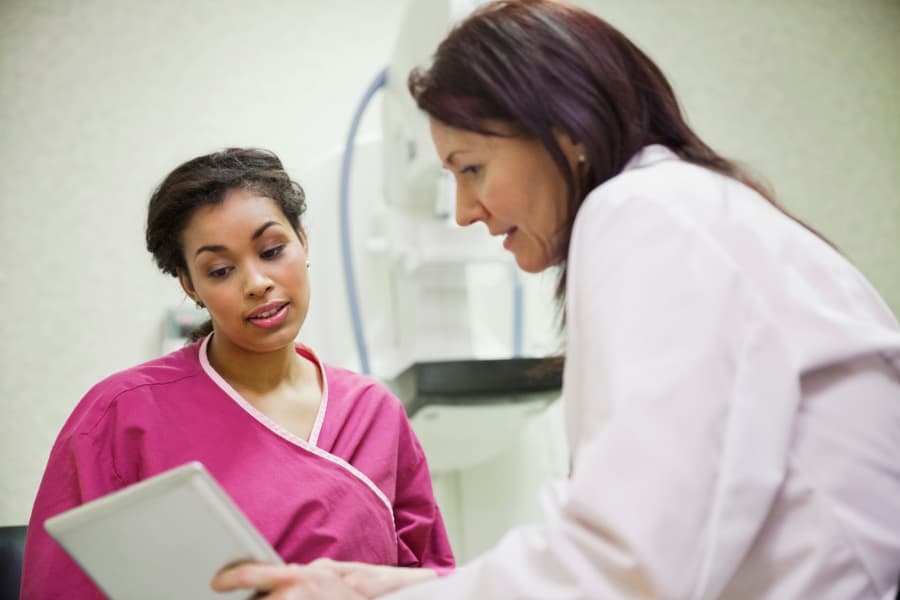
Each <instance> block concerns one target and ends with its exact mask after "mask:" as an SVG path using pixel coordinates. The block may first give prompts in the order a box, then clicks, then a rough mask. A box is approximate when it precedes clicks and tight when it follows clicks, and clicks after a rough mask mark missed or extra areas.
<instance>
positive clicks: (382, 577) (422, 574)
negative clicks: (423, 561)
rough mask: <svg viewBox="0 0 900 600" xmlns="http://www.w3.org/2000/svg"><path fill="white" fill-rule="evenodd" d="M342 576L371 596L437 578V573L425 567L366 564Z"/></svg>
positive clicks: (361, 592)
mask: <svg viewBox="0 0 900 600" xmlns="http://www.w3.org/2000/svg"><path fill="white" fill-rule="evenodd" d="M365 567H366V568H361V569H357V570H355V571H353V572H350V573H347V574H345V575H344V576H343V578H344V581H345V582H346V583H347V584H348V585H349V586H350V587H352V588H353V589H354V590H356V591H357V592H359V593H360V594H362V595H363V596H366V597H367V598H373V597H376V596H382V595H384V594H387V593H390V592H394V591H396V590H399V589H400V588H404V587H407V586H410V585H416V584H418V583H424V582H426V581H431V580H432V579H437V573H436V572H435V571H433V570H431V569H425V568H417V569H413V568H403V567H385V566H373V565H366V566H365Z"/></svg>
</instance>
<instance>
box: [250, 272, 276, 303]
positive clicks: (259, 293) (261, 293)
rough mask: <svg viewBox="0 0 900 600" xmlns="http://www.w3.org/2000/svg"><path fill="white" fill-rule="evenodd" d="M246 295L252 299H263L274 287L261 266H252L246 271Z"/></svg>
mask: <svg viewBox="0 0 900 600" xmlns="http://www.w3.org/2000/svg"><path fill="white" fill-rule="evenodd" d="M245 273H246V276H245V278H244V293H245V294H246V295H247V296H248V297H250V298H263V297H265V295H266V294H267V293H268V292H269V290H271V289H272V288H273V287H275V286H274V284H273V283H272V280H271V279H270V278H269V276H268V275H267V274H266V272H265V270H264V269H261V268H260V266H259V265H254V264H250V265H248V266H247V268H246V270H245Z"/></svg>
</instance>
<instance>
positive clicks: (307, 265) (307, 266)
mask: <svg viewBox="0 0 900 600" xmlns="http://www.w3.org/2000/svg"><path fill="white" fill-rule="evenodd" d="M306 268H307V269H308V268H309V261H306Z"/></svg>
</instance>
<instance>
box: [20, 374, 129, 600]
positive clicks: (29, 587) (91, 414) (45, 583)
mask: <svg viewBox="0 0 900 600" xmlns="http://www.w3.org/2000/svg"><path fill="white" fill-rule="evenodd" d="M103 396H104V394H103V393H102V392H101V391H98V389H97V388H95V389H94V390H92V391H91V392H89V393H88V394H87V396H86V397H85V398H84V399H83V400H82V402H81V403H80V404H79V406H78V408H76V410H75V411H74V412H73V414H72V416H71V417H70V418H69V420H68V421H67V422H66V424H65V425H64V426H63V429H62V431H61V432H60V434H59V436H58V437H57V439H56V442H55V443H54V445H53V448H52V449H51V451H50V458H49V459H48V461H47V466H46V468H45V470H44V476H43V478H42V480H41V484H40V487H39V489H38V493H37V496H36V498H35V502H34V507H33V509H32V512H31V518H30V520H29V524H28V533H27V537H26V541H25V555H24V559H23V565H22V591H21V598H22V600H57V599H59V600H64V599H66V600H71V599H77V600H93V599H97V600H101V599H104V598H106V596H105V595H103V593H101V592H100V590H99V589H98V588H97V587H96V586H95V585H94V584H93V583H92V582H91V580H90V579H89V578H88V577H87V576H86V575H85V574H84V572H83V571H82V570H81V568H80V567H79V566H78V565H77V564H76V563H75V562H74V561H73V560H72V559H71V558H70V557H69V555H68V554H66V552H65V551H64V550H63V549H62V547H61V546H60V545H59V544H58V543H57V542H56V541H55V540H53V538H51V537H50V536H49V535H48V534H47V532H46V531H45V530H44V521H45V520H46V519H48V518H50V517H52V516H55V515H57V514H59V513H61V512H64V511H66V510H68V509H70V508H73V507H75V506H78V505H80V504H84V503H85V502H89V501H90V500H93V499H95V498H98V497H100V496H103V495H105V494H108V493H110V492H113V491H115V490H117V489H120V488H122V487H124V486H125V485H126V483H125V482H124V481H123V480H122V479H121V478H120V477H119V475H118V474H117V472H116V469H115V465H114V464H113V457H114V453H113V450H112V445H113V439H114V436H113V434H112V431H111V428H112V427H114V425H113V419H111V418H108V416H109V415H108V414H106V410H104V407H103V402H104V398H103Z"/></svg>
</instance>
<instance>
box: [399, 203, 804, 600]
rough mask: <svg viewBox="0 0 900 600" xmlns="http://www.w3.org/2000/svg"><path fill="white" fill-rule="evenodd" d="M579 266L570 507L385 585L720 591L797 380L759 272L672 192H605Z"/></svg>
mask: <svg viewBox="0 0 900 600" xmlns="http://www.w3.org/2000/svg"><path fill="white" fill-rule="evenodd" d="M568 278H569V285H568V290H567V303H568V304H567V307H568V313H567V322H568V337H569V339H568V344H569V346H568V352H567V357H566V360H567V365H566V375H565V381H564V391H563V397H564V401H565V402H566V403H567V405H566V412H567V420H568V421H569V431H570V434H574V435H573V437H574V439H573V440H571V442H572V443H573V444H574V446H575V447H574V452H575V455H574V459H575V469H574V473H573V476H572V479H571V480H570V482H569V485H568V500H567V501H566V502H564V504H563V506H562V508H561V515H560V519H559V520H558V521H557V522H556V523H554V524H551V525H547V526H542V527H538V526H532V527H520V528H517V529H514V530H512V531H511V532H509V533H508V534H507V535H506V536H505V537H504V538H503V539H502V540H501V541H500V543H499V544H498V545H497V546H496V547H495V548H494V549H492V550H491V551H489V552H488V553H486V554H485V555H483V556H482V557H481V558H479V559H478V560H476V561H475V562H473V563H472V564H470V565H469V566H467V567H463V568H461V569H459V570H458V571H457V573H456V574H454V575H452V576H449V577H447V578H446V579H444V580H442V581H439V582H436V583H432V584H429V585H425V586H419V587H416V588H412V589H409V590H407V591H405V592H401V593H399V594H395V595H392V596H390V598H392V599H395V600H400V599H402V598H429V599H444V598H541V599H553V598H566V599H576V598H578V599H582V598H583V599H597V598H617V599H618V598H645V597H660V598H666V599H667V600H669V599H680V598H714V597H716V596H717V595H718V593H719V592H720V591H721V590H722V588H723V587H724V586H725V584H726V583H727V582H728V579H729V578H730V576H731V574H733V572H734V570H735V569H736V568H737V566H738V565H739V563H740V561H741V560H742V558H743V557H744V555H745V554H746V553H747V551H748V549H749V547H750V545H751V543H752V542H753V540H754V537H755V536H756V534H757V533H758V531H759V529H760V527H761V526H762V523H763V522H764V520H765V517H766V514H767V512H768V510H769V507H770V505H771V503H772V501H773V499H774V497H775V494H776V492H777V490H778V487H779V485H780V483H781V481H782V480H783V477H784V473H785V468H786V460H787V459H786V457H787V451H788V445H789V441H790V433H791V428H792V423H793V419H794V414H795V412H796V409H797V402H798V398H799V384H798V378H797V374H796V372H795V369H794V367H793V366H792V364H791V360H790V356H789V352H788V350H787V348H786V346H785V345H784V344H783V343H782V340H781V338H780V335H779V332H778V331H777V330H776V329H775V326H774V325H773V323H774V319H773V318H772V315H771V314H770V312H769V309H768V308H767V307H766V306H765V305H764V303H763V302H762V301H761V300H760V298H759V296H758V294H757V293H756V292H757V290H755V289H753V287H752V285H750V283H749V282H748V280H747V279H746V278H745V277H743V276H742V273H741V272H740V270H739V268H738V266H737V265H736V264H735V263H734V261H733V260H732V259H731V257H730V256H729V255H728V253H727V252H726V251H724V250H723V249H722V248H721V246H720V245H719V244H718V243H717V242H716V241H715V240H714V239H712V238H711V237H710V236H709V235H708V234H707V233H706V232H705V231H703V230H702V229H699V228H698V227H697V226H696V225H695V224H694V223H693V222H692V221H691V220H690V219H689V218H686V217H684V216H682V215H679V214H677V213H676V212H674V211H672V210H670V208H669V207H667V206H666V205H665V203H664V201H662V200H655V199H647V198H641V197H630V198H627V199H619V200H618V201H616V200H615V199H609V198H604V197H603V196H602V195H601V196H596V193H595V195H594V197H591V198H589V199H588V201H586V202H585V204H584V206H583V207H582V209H581V211H580V212H579V216H578V222H577V223H576V227H575V231H574V232H573V238H572V247H571V249H570V254H569V272H568Z"/></svg>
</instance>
